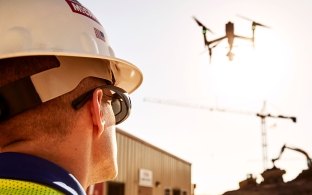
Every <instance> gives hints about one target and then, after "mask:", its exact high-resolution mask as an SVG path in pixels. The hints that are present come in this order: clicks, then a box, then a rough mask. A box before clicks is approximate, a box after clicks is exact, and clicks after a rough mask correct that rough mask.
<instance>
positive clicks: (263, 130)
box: [143, 98, 297, 170]
mask: <svg viewBox="0 0 312 195" xmlns="http://www.w3.org/2000/svg"><path fill="white" fill-rule="evenodd" d="M143 101H145V102H150V103H157V104H164V105H170V106H179V107H188V108H196V109H204V110H209V111H211V112H227V113H235V114H243V115H253V116H256V117H259V118H260V120H261V139H262V163H263V169H264V170H266V169H267V161H268V155H267V135H266V119H267V118H278V119H289V120H291V121H292V122H293V123H296V122H297V118H296V117H294V116H285V115H273V114H271V113H265V107H266V102H264V104H263V107H262V110H261V112H256V113H255V112H248V111H239V110H230V109H224V108H219V107H210V106H206V105H201V104H191V103H187V102H181V101H176V100H169V99H159V98H144V99H143Z"/></svg>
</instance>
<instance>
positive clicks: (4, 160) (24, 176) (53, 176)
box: [0, 152, 86, 195]
mask: <svg viewBox="0 0 312 195" xmlns="http://www.w3.org/2000/svg"><path fill="white" fill-rule="evenodd" d="M0 178H6V179H18V180H26V181H32V182H37V183H40V184H43V185H47V186H51V187H52V188H55V189H58V190H60V191H62V192H64V193H65V194H72V195H74V194H75V195H85V194H86V193H85V191H84V190H83V188H82V187H81V185H80V183H79V182H78V181H77V179H76V178H75V177H74V176H73V175H72V174H70V173H68V172H67V171H65V170H64V169H63V168H61V167H59V166H58V165H56V164H54V163H52V162H50V161H47V160H45V159H42V158H38V157H35V156H31V155H27V154H21V153H11V152H8V153H1V154H0Z"/></svg>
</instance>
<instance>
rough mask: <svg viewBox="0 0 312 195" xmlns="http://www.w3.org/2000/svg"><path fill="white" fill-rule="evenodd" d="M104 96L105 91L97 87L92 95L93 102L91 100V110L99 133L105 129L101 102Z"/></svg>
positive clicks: (95, 127) (94, 125)
mask: <svg viewBox="0 0 312 195" xmlns="http://www.w3.org/2000/svg"><path fill="white" fill-rule="evenodd" d="M102 97H103V91H102V90H101V89H96V90H94V92H93V95H92V102H91V112H92V121H93V127H94V129H95V130H96V131H97V132H96V134H97V135H99V136H100V135H101V134H102V133H103V131H104V125H105V120H104V113H103V110H102V109H101V102H102Z"/></svg>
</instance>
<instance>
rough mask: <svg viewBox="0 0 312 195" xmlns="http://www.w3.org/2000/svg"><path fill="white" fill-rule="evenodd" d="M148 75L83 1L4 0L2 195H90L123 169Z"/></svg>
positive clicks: (0, 40)
mask: <svg viewBox="0 0 312 195" xmlns="http://www.w3.org/2000/svg"><path fill="white" fill-rule="evenodd" d="M141 82H142V74H141V72H140V70H139V69H138V68H137V67H135V66H134V65H132V64H130V63H128V62H126V61H123V60H120V59H117V58H115V57H114V53H113V50H112V48H111V47H110V46H109V44H108V42H107V36H106V34H105V32H104V29H103V27H102V26H101V24H100V23H99V21H98V20H97V19H96V17H95V16H94V15H93V14H92V12H91V11H90V10H88V9H87V8H86V7H84V6H83V5H81V4H80V3H79V2H78V1H76V0H44V1H42V0H23V1H20V0H10V1H1V2H0V152H1V153H0V194H85V190H86V189H87V187H88V186H90V185H92V184H95V183H98V182H103V181H106V180H109V179H113V178H114V177H115V176H116V174H117V159H116V157H117V147H116V137H115V124H119V123H121V122H123V121H124V120H125V119H126V118H127V117H128V116H129V113H130V109H131V102H130V99H129V97H128V95H127V93H131V92H133V91H134V90H135V89H137V88H138V87H139V85H140V84H141Z"/></svg>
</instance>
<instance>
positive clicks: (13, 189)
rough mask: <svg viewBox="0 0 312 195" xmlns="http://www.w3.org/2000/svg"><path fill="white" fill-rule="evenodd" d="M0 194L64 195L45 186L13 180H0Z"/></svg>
mask: <svg viewBox="0 0 312 195" xmlns="http://www.w3.org/2000/svg"><path fill="white" fill-rule="evenodd" d="M0 194H1V195H4V194H12V195H13V194H14V195H25V194H27V195H41V194H42V195H65V194H64V193H62V192H60V191H59V190H56V189H54V188H51V187H49V186H46V185H42V184H38V183H34V182H30V181H22V180H15V179H0Z"/></svg>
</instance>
